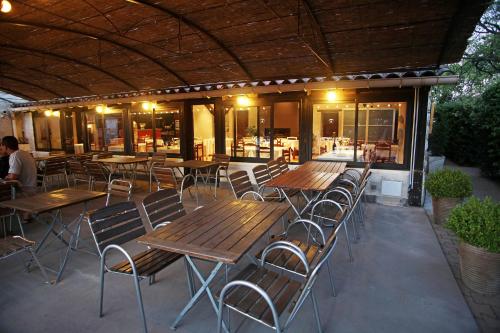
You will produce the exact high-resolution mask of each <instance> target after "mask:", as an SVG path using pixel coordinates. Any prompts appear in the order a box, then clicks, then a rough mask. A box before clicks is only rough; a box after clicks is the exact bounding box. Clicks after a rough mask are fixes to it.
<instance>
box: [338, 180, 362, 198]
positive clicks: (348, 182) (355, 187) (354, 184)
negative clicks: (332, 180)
mask: <svg viewBox="0 0 500 333" xmlns="http://www.w3.org/2000/svg"><path fill="white" fill-rule="evenodd" d="M339 183H344V184H349V185H351V186H352V187H353V190H354V193H355V194H357V193H358V185H357V184H356V183H354V182H353V181H350V180H349V179H345V178H344V179H339Z"/></svg>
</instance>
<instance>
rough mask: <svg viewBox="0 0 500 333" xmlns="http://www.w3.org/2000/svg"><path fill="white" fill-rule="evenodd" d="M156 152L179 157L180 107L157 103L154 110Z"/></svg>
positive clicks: (172, 104) (174, 104)
mask: <svg viewBox="0 0 500 333" xmlns="http://www.w3.org/2000/svg"><path fill="white" fill-rule="evenodd" d="M155 127H156V151H157V152H160V153H167V154H173V155H179V154H180V153H181V141H180V137H181V106H180V105H178V104H176V103H159V104H158V105H157V106H156V110H155Z"/></svg>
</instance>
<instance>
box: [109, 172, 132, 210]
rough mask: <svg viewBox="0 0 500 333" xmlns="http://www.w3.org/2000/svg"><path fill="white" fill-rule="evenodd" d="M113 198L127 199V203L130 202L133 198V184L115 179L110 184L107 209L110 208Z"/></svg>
mask: <svg viewBox="0 0 500 333" xmlns="http://www.w3.org/2000/svg"><path fill="white" fill-rule="evenodd" d="M112 196H117V197H122V198H127V201H130V199H131V198H132V183H131V182H129V181H128V180H123V179H113V180H112V181H110V182H109V184H108V195H107V196H106V207H107V206H109V202H110V200H111V197H112Z"/></svg>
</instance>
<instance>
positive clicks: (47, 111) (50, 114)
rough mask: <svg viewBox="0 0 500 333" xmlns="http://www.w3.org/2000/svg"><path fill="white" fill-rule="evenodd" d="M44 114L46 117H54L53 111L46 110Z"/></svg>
mask: <svg viewBox="0 0 500 333" xmlns="http://www.w3.org/2000/svg"><path fill="white" fill-rule="evenodd" d="M43 114H44V115H45V117H50V116H52V110H45V111H44V112H43Z"/></svg>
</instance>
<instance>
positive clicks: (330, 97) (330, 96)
mask: <svg viewBox="0 0 500 333" xmlns="http://www.w3.org/2000/svg"><path fill="white" fill-rule="evenodd" d="M326 99H327V100H328V102H333V101H336V100H337V92H335V91H333V90H330V91H328V92H327V93H326Z"/></svg>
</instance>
